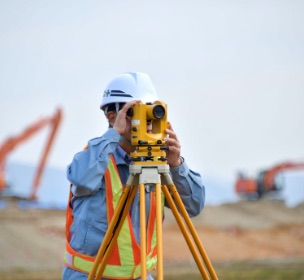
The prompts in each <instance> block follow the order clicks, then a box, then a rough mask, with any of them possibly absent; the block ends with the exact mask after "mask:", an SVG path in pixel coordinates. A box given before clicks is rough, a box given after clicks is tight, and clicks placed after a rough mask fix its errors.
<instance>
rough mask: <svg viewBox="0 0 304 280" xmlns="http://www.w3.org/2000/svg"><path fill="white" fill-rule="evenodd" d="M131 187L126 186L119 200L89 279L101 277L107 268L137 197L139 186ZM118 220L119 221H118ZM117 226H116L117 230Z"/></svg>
mask: <svg viewBox="0 0 304 280" xmlns="http://www.w3.org/2000/svg"><path fill="white" fill-rule="evenodd" d="M130 189H131V186H130V185H126V186H125V189H124V191H123V193H122V195H121V198H120V200H119V203H118V205H117V208H116V209H115V212H114V215H113V218H112V220H111V222H110V224H109V226H108V229H107V232H106V234H105V236H104V239H103V241H102V243H101V246H100V248H99V250H98V253H97V256H96V258H95V261H94V264H93V267H92V269H91V271H90V274H89V276H88V280H93V279H95V275H96V279H100V278H101V276H102V274H103V272H104V270H105V267H106V264H107V261H108V259H109V257H110V254H111V252H112V249H113V248H114V245H115V242H116V240H117V237H118V234H119V231H120V229H121V227H122V224H123V222H124V220H125V218H126V216H127V214H128V210H129V208H130V206H131V203H132V201H133V199H134V197H135V194H136V190H137V187H133V188H132V190H130ZM122 211H123V212H122ZM121 212H122V215H121ZM120 215H121V216H120ZM118 221H119V223H118ZM115 228H116V230H115ZM101 260H102V261H101ZM99 264H100V266H99ZM98 267H99V269H98ZM97 270H98V273H96V272H97Z"/></svg>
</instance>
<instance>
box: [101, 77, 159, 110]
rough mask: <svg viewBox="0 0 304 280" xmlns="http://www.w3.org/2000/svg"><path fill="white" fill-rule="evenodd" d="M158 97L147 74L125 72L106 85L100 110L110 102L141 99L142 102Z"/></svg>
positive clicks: (154, 99)
mask: <svg viewBox="0 0 304 280" xmlns="http://www.w3.org/2000/svg"><path fill="white" fill-rule="evenodd" d="M157 99H158V97H157V93H156V90H155V88H154V85H153V84H152V81H151V79H150V77H149V75H147V74H145V73H140V72H127V73H124V74H120V75H118V76H117V77H116V78H114V79H113V80H112V81H111V82H110V83H109V84H108V85H107V87H106V89H105V91H104V94H103V98H102V101H101V104H100V108H101V109H102V110H104V109H105V107H107V105H109V104H112V103H126V102H128V101H131V100H141V101H142V102H143V103H147V102H154V101H156V100H157Z"/></svg>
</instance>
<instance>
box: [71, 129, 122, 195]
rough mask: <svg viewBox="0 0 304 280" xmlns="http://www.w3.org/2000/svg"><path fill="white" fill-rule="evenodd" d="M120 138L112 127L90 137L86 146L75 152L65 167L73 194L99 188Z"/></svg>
mask: <svg viewBox="0 0 304 280" xmlns="http://www.w3.org/2000/svg"><path fill="white" fill-rule="evenodd" d="M119 140H120V135H119V134H118V133H117V132H116V131H115V130H114V129H112V128H110V129H109V130H107V132H106V133H105V134H104V135H103V136H101V137H97V138H94V139H91V140H90V141H89V142H88V148H87V149H85V150H83V151H81V152H79V153H77V154H76V155H75V156H74V158H73V161H72V162H71V163H70V164H69V165H68V167H67V178H68V180H69V181H70V182H71V183H72V184H73V187H72V192H73V194H74V195H75V196H83V195H90V194H92V193H95V192H96V191H97V190H98V189H99V188H101V180H102V178H103V175H104V173H105V170H106V168H107V166H108V162H109V158H110V154H111V153H113V152H114V151H115V150H116V149H117V147H118V143H119Z"/></svg>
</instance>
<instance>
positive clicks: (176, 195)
mask: <svg viewBox="0 0 304 280" xmlns="http://www.w3.org/2000/svg"><path fill="white" fill-rule="evenodd" d="M167 176H169V175H167ZM169 188H170V190H171V193H172V195H173V197H174V200H175V202H176V204H177V206H178V209H179V210H180V212H181V215H182V216H183V218H184V220H185V222H186V224H187V226H188V229H189V231H190V232H191V234H192V237H193V240H194V242H195V244H196V246H197V248H198V250H199V252H200V254H201V256H202V258H203V260H204V262H205V265H206V267H207V269H208V271H209V274H210V276H211V279H213V280H217V279H218V278H217V275H216V273H215V270H214V269H213V267H212V264H211V262H210V260H209V258H208V256H207V253H206V251H205V250H204V247H203V245H202V243H201V241H200V239H199V236H198V234H197V232H196V230H195V228H194V225H193V223H192V221H191V219H190V217H189V215H188V213H187V210H186V208H185V206H184V204H183V202H182V200H181V198H180V196H179V193H178V191H177V189H176V187H175V185H174V184H173V182H172V183H170V184H169Z"/></svg>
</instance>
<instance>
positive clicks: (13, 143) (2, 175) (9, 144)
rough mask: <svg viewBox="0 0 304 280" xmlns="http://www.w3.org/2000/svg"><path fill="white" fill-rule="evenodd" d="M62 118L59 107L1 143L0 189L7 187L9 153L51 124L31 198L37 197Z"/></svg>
mask: <svg viewBox="0 0 304 280" xmlns="http://www.w3.org/2000/svg"><path fill="white" fill-rule="evenodd" d="M61 120H62V110H61V109H60V108H58V109H57V110H56V113H55V114H54V115H53V116H51V117H45V118H42V119H39V120H38V121H37V122H35V123H33V124H32V125H30V126H29V127H28V128H26V129H25V130H24V131H23V132H22V133H20V134H19V135H16V136H13V137H9V138H8V139H6V140H5V141H4V142H3V143H2V144H1V145H0V191H3V190H4V189H5V188H6V187H7V182H6V168H5V167H6V160H7V157H8V155H9V154H10V153H11V152H12V151H13V150H14V149H15V148H17V147H18V146H19V145H20V144H22V143H23V142H25V141H26V140H28V139H29V138H30V137H31V136H33V135H34V134H35V133H37V132H38V131H40V130H41V129H43V128H44V127H46V126H51V130H50V133H49V136H48V139H47V142H46V145H45V147H44V149H43V153H42V155H41V158H40V161H39V163H38V166H37V169H36V173H35V177H34V180H33V183H32V189H31V194H30V199H31V200H34V199H36V194H37V191H38V187H39V184H40V181H41V177H42V173H43V170H44V168H45V164H46V161H47V157H48V155H49V152H50V149H51V147H52V145H53V142H54V139H55V136H56V133H57V131H58V126H59V124H60V122H61Z"/></svg>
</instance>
